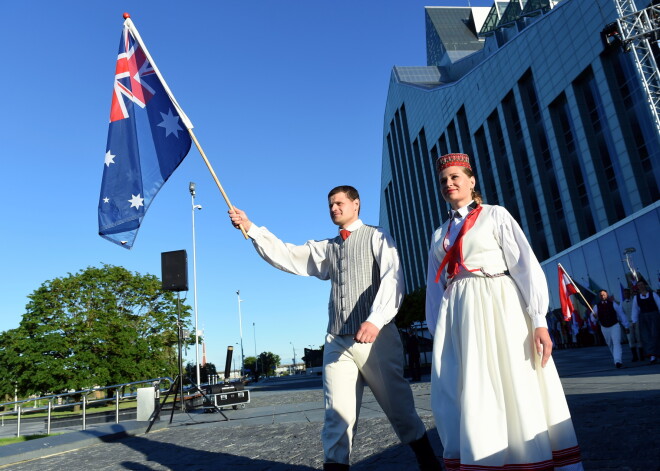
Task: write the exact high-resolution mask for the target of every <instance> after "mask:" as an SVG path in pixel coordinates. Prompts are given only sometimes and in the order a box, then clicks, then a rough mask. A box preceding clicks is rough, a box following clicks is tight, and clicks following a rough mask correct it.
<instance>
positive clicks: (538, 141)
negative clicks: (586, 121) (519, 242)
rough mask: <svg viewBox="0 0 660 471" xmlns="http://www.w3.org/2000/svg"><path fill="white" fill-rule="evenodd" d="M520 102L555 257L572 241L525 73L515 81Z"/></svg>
mask: <svg viewBox="0 0 660 471" xmlns="http://www.w3.org/2000/svg"><path fill="white" fill-rule="evenodd" d="M518 88H519V90H520V98H521V101H522V105H523V110H524V113H525V121H526V122H527V128H528V129H529V136H530V140H531V144H532V148H533V150H534V157H535V160H536V167H537V169H538V173H539V181H540V183H541V191H542V192H543V196H544V199H545V203H546V204H545V206H546V208H547V211H548V216H549V217H550V227H548V230H550V231H552V233H553V236H554V242H555V253H556V252H561V251H562V250H564V249H567V248H568V247H570V246H571V238H570V235H569V233H568V226H567V224H566V217H565V212H564V207H563V204H562V200H561V194H560V193H559V185H558V184H557V176H556V175H557V172H556V169H555V167H554V165H553V161H552V155H551V154H550V147H549V146H548V138H547V134H546V131H545V126H544V125H543V118H542V116H541V109H540V107H539V102H538V98H537V95H536V89H535V87H534V78H533V76H532V73H531V71H530V70H528V71H527V72H526V73H525V74H524V75H523V76H522V78H521V79H520V80H519V81H518Z"/></svg>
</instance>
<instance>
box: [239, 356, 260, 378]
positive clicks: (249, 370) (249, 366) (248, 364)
mask: <svg viewBox="0 0 660 471" xmlns="http://www.w3.org/2000/svg"><path fill="white" fill-rule="evenodd" d="M243 364H244V365H245V372H246V374H248V375H249V376H252V377H253V378H254V379H255V380H256V379H257V378H258V377H259V372H258V371H257V358H256V357H245V360H243ZM259 369H261V368H259Z"/></svg>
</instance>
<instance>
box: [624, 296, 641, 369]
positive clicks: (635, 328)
mask: <svg viewBox="0 0 660 471" xmlns="http://www.w3.org/2000/svg"><path fill="white" fill-rule="evenodd" d="M632 308H633V300H632V296H630V290H629V289H628V288H625V289H624V290H623V300H621V309H623V313H624V314H625V315H626V319H627V320H628V323H629V325H630V327H629V328H628V346H629V347H630V352H631V353H632V361H639V360H641V359H643V358H644V353H643V352H642V342H641V341H640V340H639V324H638V323H637V322H633V321H632Z"/></svg>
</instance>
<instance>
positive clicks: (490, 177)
mask: <svg viewBox="0 0 660 471" xmlns="http://www.w3.org/2000/svg"><path fill="white" fill-rule="evenodd" d="M474 143H475V145H476V146H477V155H476V157H475V160H478V161H479V167H480V168H481V184H480V185H479V186H481V191H482V192H483V195H482V196H483V198H484V202H485V203H489V204H500V202H499V198H498V197H497V187H496V186H495V175H494V173H493V163H492V161H491V158H490V153H489V152H488V143H487V142H486V134H485V133H484V127H483V126H481V127H480V128H479V129H477V132H476V133H475V134H474Z"/></svg>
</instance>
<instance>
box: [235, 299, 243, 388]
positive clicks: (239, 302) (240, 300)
mask: <svg viewBox="0 0 660 471" xmlns="http://www.w3.org/2000/svg"><path fill="white" fill-rule="evenodd" d="M236 296H238V328H239V330H240V334H241V376H243V375H244V374H245V355H244V354H243V316H242V314H241V303H242V302H243V300H242V299H241V290H238V291H236Z"/></svg>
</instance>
